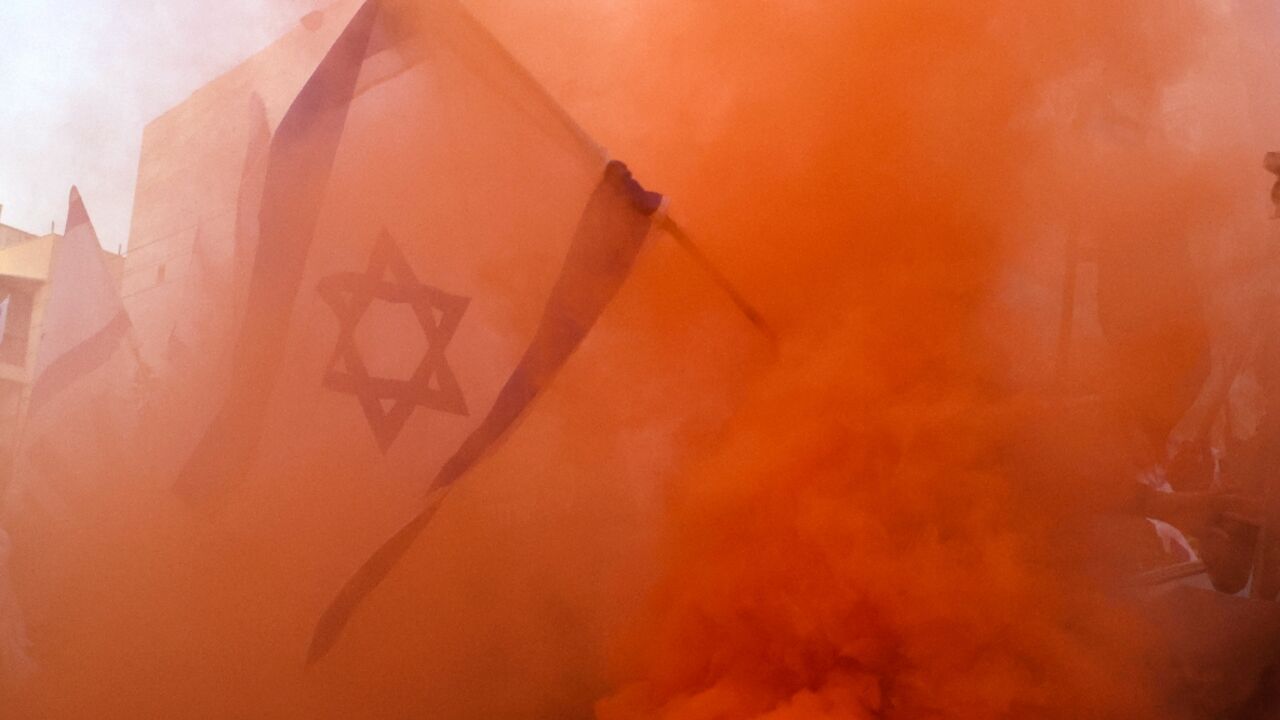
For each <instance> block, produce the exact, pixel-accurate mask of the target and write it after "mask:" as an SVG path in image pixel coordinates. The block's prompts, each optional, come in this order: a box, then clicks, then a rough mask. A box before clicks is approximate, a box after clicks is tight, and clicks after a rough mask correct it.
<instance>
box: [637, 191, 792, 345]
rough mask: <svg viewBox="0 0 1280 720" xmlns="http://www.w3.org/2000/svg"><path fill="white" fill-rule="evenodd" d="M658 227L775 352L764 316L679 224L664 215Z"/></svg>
mask: <svg viewBox="0 0 1280 720" xmlns="http://www.w3.org/2000/svg"><path fill="white" fill-rule="evenodd" d="M659 227H660V228H662V229H663V230H665V231H666V232H667V234H668V235H670V236H671V239H673V240H675V241H676V244H677V245H679V246H680V247H681V248H682V249H683V250H684V251H685V252H686V253H688V254H689V257H691V258H693V261H694V262H695V263H697V264H698V266H699V267H701V268H702V271H703V272H705V273H706V274H707V277H709V278H711V281H712V282H713V283H715V284H716V286H717V287H719V288H720V290H721V291H722V292H724V294H725V295H727V296H728V297H729V300H730V301H731V302H733V304H734V306H735V307H737V308H738V312H741V313H742V314H743V316H744V317H746V318H747V321H748V322H750V323H751V324H752V325H753V326H754V327H755V328H756V329H757V330H759V331H760V332H761V334H763V335H764V336H765V338H767V339H768V340H769V345H770V346H771V347H772V348H773V349H774V350H777V348H778V335H777V333H775V332H774V331H773V328H771V327H769V324H768V323H767V322H765V320H764V316H762V315H761V314H760V311H759V310H756V308H755V306H753V305H752V304H751V303H750V302H748V301H747V299H746V298H744V297H743V296H742V293H740V292H738V289H737V288H736V287H734V286H733V283H731V282H730V281H729V279H728V278H727V277H725V275H724V273H722V272H720V269H719V268H717V267H716V266H715V265H714V264H713V263H712V262H711V259H710V258H708V257H707V255H706V253H704V252H702V248H700V247H698V246H697V244H696V243H694V242H693V238H691V237H689V233H688V232H687V231H685V229H684V228H683V227H682V226H681V225H680V223H678V222H676V221H675V220H674V219H673V218H672V217H671V216H670V215H666V214H664V215H663V216H662V220H661V221H659Z"/></svg>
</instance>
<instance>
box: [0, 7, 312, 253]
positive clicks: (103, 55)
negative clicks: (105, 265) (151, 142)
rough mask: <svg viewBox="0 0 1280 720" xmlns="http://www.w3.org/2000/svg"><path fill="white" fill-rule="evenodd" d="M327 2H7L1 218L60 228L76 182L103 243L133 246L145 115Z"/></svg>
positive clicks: (2, 21)
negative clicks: (52, 223)
mask: <svg viewBox="0 0 1280 720" xmlns="http://www.w3.org/2000/svg"><path fill="white" fill-rule="evenodd" d="M322 4H323V2H322V0H273V1H272V2H263V1H262V0H225V2H221V3H214V4H205V3H199V4H197V3H175V2H170V1H169V0H111V1H110V2H107V1H105V0H4V2H0V205H3V206H4V210H3V213H0V222H3V223H5V224H7V225H13V226H15V227H19V228H22V229H23V230H27V231H31V232H45V231H47V230H48V228H49V223H50V221H55V222H56V223H57V228H58V231H59V232H61V231H62V224H63V221H64V220H65V215H66V201H67V189H68V187H69V186H70V185H72V184H76V185H79V187H80V189H81V191H82V193H83V195H84V197H85V202H86V204H87V205H88V208H89V212H90V214H91V215H92V217H93V219H94V222H95V224H96V225H97V229H98V236H99V237H100V238H101V240H102V244H103V245H104V246H106V247H107V248H110V249H113V250H114V249H116V248H118V247H119V246H121V245H124V244H125V242H126V241H127V239H128V236H129V218H130V214H131V211H132V209H133V190H134V182H135V179H136V174H137V165H138V149H139V146H140V144H141V142H142V129H143V127H145V125H146V124H147V122H149V121H150V120H151V119H152V118H154V117H156V116H157V115H159V114H160V113H162V112H164V111H165V110H167V109H169V108H170V107H172V106H173V105H175V104H176V103H178V102H180V101H181V100H183V99H184V98H185V97H187V96H188V95H189V94H191V92H193V91H194V90H196V89H197V88H199V87H200V86H201V85H203V84H205V83H206V82H208V81H209V80H211V79H213V78H214V77H217V76H218V75H219V74H221V73H223V72H225V71H227V70H229V69H231V68H232V67H234V66H235V65H236V64H237V63H238V62H240V61H241V60H243V59H244V58H246V57H248V56H249V55H250V54H252V53H253V52H255V51H257V50H258V49H260V48H262V47H264V46H266V45H268V44H269V43H270V42H271V41H272V40H274V39H275V38H277V37H278V36H279V35H281V34H282V33H284V32H285V31H286V30H287V29H288V28H289V27H290V26H291V25H292V24H293V23H295V22H297V21H298V18H300V17H301V16H302V15H304V14H306V13H307V12H310V11H311V10H313V9H315V8H316V7H319V6H321V5H322Z"/></svg>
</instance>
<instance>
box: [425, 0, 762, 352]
mask: <svg viewBox="0 0 1280 720" xmlns="http://www.w3.org/2000/svg"><path fill="white" fill-rule="evenodd" d="M450 4H451V5H452V6H453V7H454V8H455V11H456V12H457V13H458V14H459V15H460V16H461V17H463V18H464V19H465V21H466V22H467V24H469V25H470V26H471V27H472V30H473V31H474V32H475V33H477V34H478V35H480V36H481V37H483V38H484V39H485V41H486V42H487V44H489V45H490V47H491V50H492V51H493V52H494V53H495V54H496V55H497V56H499V57H501V58H502V59H503V60H504V61H505V62H506V63H507V65H508V66H509V68H510V69H511V70H512V72H514V73H515V74H516V75H517V76H518V77H519V78H520V79H521V80H523V81H524V82H525V83H526V84H527V85H528V86H529V87H530V88H531V89H532V90H533V91H534V92H535V93H537V94H538V95H540V96H541V97H542V98H543V100H545V101H546V103H547V105H548V106H549V107H550V108H551V109H552V110H554V111H555V114H556V118H557V119H558V120H559V121H560V123H561V124H562V125H564V127H565V129H566V130H568V131H569V133H570V134H572V135H573V136H574V138H575V139H576V140H577V141H578V142H579V143H581V144H582V146H583V147H585V148H586V149H587V150H589V151H590V152H592V153H594V154H596V155H597V156H598V157H599V158H600V159H601V161H602V162H604V163H608V162H609V161H610V160H611V159H613V158H612V157H611V156H610V154H609V151H608V150H606V149H605V148H604V147H603V146H601V145H600V144H599V143H597V142H596V141H595V138H593V137H592V136H591V134H590V133H588V132H587V131H586V130H585V129H584V128H583V127H582V125H580V124H579V123H578V121H577V120H576V119H575V118H574V117H573V115H572V114H570V113H569V111H568V110H566V109H565V108H564V106H563V105H561V104H560V102H559V101H558V100H557V99H556V98H555V97H553V96H552V95H551V93H550V92H548V91H547V88H546V87H545V86H544V85H543V84H542V83H540V82H538V79H537V78H536V77H534V76H533V73H531V72H529V69H528V68H526V67H525V66H524V64H523V63H521V62H520V61H519V60H517V59H516V57H515V56H514V55H512V54H511V51H509V50H507V48H506V46H504V45H503V44H502V43H501V42H499V41H498V39H497V38H496V37H494V36H493V33H492V32H490V31H489V29H488V28H487V27H485V25H484V23H481V22H480V21H479V20H477V19H476V17H475V16H474V15H473V14H472V13H471V11H470V9H468V8H467V7H466V6H464V5H463V4H462V3H461V2H451V3H450ZM659 227H661V228H662V229H664V230H666V231H667V233H669V234H670V235H671V237H672V239H674V240H675V241H676V244H677V245H679V246H680V247H681V248H683V249H684V251H685V252H687V253H688V254H689V256H690V257H691V258H693V261H694V262H695V263H697V265H698V266H699V267H701V268H702V270H703V272H705V273H706V274H707V276H708V277H710V278H711V281H712V282H714V283H715V284H716V286H717V287H719V288H720V289H721V290H722V291H723V292H724V293H725V294H726V295H728V296H729V299H730V300H731V301H732V302H733V304H734V306H735V307H737V308H738V311H739V312H741V313H742V314H743V315H744V316H745V317H746V318H747V321H748V322H750V323H751V324H752V326H754V327H755V328H756V329H757V330H759V331H760V332H761V333H762V334H763V335H764V336H765V337H766V338H767V339H768V341H769V344H770V346H772V347H773V348H774V349H775V350H776V349H777V346H778V336H777V334H776V333H774V331H773V329H772V328H771V327H769V325H768V324H767V323H766V322H765V321H764V318H763V316H761V315H760V313H759V311H757V310H756V309H755V307H754V306H752V305H751V303H749V302H747V300H746V298H744V297H743V296H742V293H740V292H738V289H737V288H736V287H734V286H733V283H731V282H730V281H729V278H727V277H726V276H725V274H724V273H723V272H721V271H720V269H719V268H717V267H716V266H715V264H714V263H712V262H711V259H710V258H708V257H707V255H706V253H704V252H702V249H701V248H699V247H698V246H697V244H695V243H694V242H693V239H692V238H691V237H689V234H688V233H687V232H686V231H685V230H684V228H683V227H681V226H680V224H679V223H677V222H676V221H675V220H673V219H671V217H670V216H669V215H666V214H665V213H664V214H663V216H662V220H660V221H659Z"/></svg>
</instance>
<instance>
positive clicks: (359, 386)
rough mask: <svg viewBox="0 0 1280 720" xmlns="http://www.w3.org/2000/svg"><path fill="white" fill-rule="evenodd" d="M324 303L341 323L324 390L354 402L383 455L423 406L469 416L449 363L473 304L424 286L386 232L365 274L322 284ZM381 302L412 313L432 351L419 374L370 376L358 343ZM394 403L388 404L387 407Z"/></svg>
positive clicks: (349, 274) (428, 350)
mask: <svg viewBox="0 0 1280 720" xmlns="http://www.w3.org/2000/svg"><path fill="white" fill-rule="evenodd" d="M316 289H317V290H318V291H319V292H320V296H321V297H322V298H323V299H324V301H325V302H326V303H328V304H329V306H330V307H331V308H333V312H334V314H336V315H337V316H338V322H339V333H338V344H337V347H335V348H334V351H333V356H332V358H331V359H330V361H329V368H328V370H327V371H326V372H325V376H324V386H325V387H326V388H329V389H330V390H335V391H337V392H342V393H350V394H352V395H355V396H356V398H358V399H359V401H360V407H361V408H362V409H363V410H364V414H365V417H366V418H367V419H368V421H369V426H370V427H371V428H372V429H373V434H374V437H375V438H376V439H377V441H378V446H379V447H380V448H381V449H382V452H384V453H385V452H386V451H387V450H388V448H390V447H391V444H392V443H393V442H395V439H396V436H398V435H399V434H400V431H401V430H402V429H403V428H404V424H405V422H407V421H408V419H409V416H410V415H411V414H413V410H414V408H415V407H417V406H419V405H420V406H422V407H425V408H428V409H431V410H437V411H440V412H446V413H451V414H454V415H466V414H467V403H466V401H465V400H464V399H463V397H462V389H461V388H459V387H458V381H457V379H456V378H454V376H453V371H452V370H451V369H450V368H449V363H448V361H447V360H446V359H445V354H444V353H445V349H446V348H447V347H448V346H449V342H450V341H451V340H452V339H453V334H454V332H455V331H457V329H458V323H459V322H460V321H461V320H462V314H463V313H464V312H466V310H467V305H468V304H470V302H471V301H470V299H469V298H464V297H459V296H457V295H450V294H449V293H446V292H444V291H442V290H439V289H437V288H434V287H431V286H429V285H424V284H422V283H421V282H419V281H418V278H417V276H416V275H414V273H413V268H411V267H409V263H408V261H406V260H405V258H404V255H403V254H402V253H401V252H400V249H399V248H398V247H396V244H395V242H394V241H393V240H392V239H391V236H390V235H388V234H387V233H386V231H383V233H382V235H380V236H379V237H378V241H377V242H376V243H375V244H374V247H373V255H372V256H371V257H370V258H369V266H368V267H367V268H366V269H365V270H364V272H344V273H337V274H334V275H330V276H328V277H326V278H323V279H321V280H320V282H319V284H318V286H317V288H316ZM375 300H379V301H383V302H388V303H401V304H406V305H408V306H410V307H411V308H412V309H413V314H414V316H416V317H417V320H418V323H419V324H420V325H421V326H422V333H423V335H424V336H425V337H426V341H427V346H426V350H425V351H424V353H423V356H422V360H421V361H419V363H418V366H417V369H416V370H415V371H414V372H413V375H412V376H411V377H409V378H405V379H395V378H380V377H372V376H370V375H369V371H368V368H367V367H366V365H365V362H364V360H363V359H362V357H361V354H360V347H359V345H358V343H357V342H356V326H357V325H358V324H359V323H360V319H361V318H362V317H364V315H365V314H366V313H367V312H368V311H369V308H370V306H371V305H373V302H374V301H375ZM385 403H389V404H385Z"/></svg>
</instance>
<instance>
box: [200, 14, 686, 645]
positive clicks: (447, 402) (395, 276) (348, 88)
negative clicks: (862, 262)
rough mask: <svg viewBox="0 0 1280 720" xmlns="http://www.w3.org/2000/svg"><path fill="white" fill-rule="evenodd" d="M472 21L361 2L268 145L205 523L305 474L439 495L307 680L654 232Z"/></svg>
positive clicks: (203, 458) (325, 629)
mask: <svg viewBox="0 0 1280 720" xmlns="http://www.w3.org/2000/svg"><path fill="white" fill-rule="evenodd" d="M661 204H662V198H661V196H659V195H657V194H655V193H650V192H647V191H645V190H644V189H643V188H641V187H640V186H639V185H638V184H637V183H636V182H635V181H634V180H633V179H632V178H631V175H630V173H629V172H628V171H627V169H626V167H625V166H624V165H622V164H621V163H619V162H616V161H609V160H608V159H607V158H606V157H605V156H604V155H603V153H602V152H601V151H600V149H599V148H598V147H597V146H596V145H595V144H594V143H592V142H591V141H590V140H589V139H588V138H587V137H586V136H585V135H584V134H583V133H582V131H581V130H580V129H579V128H578V127H577V126H576V125H575V124H574V123H573V122H572V121H571V120H570V119H568V118H567V116H566V115H565V114H564V112H563V111H562V110H561V109H560V108H559V107H558V106H557V105H556V104H555V103H554V102H552V101H550V100H549V98H548V97H547V96H546V94H545V93H544V92H543V91H542V89H541V88H540V87H539V86H538V85H537V84H536V83H535V82H533V81H532V80H531V79H530V78H529V77H528V75H527V74H526V73H525V72H524V71H523V69H522V68H520V66H519V65H518V64H516V63H515V62H514V61H513V60H512V59H511V58H510V57H509V56H508V55H507V54H506V53H505V51H503V49H502V48H501V47H500V46H499V45H498V44H497V43H496V42H494V41H493V39H492V38H491V37H490V36H489V35H488V34H487V33H486V32H485V31H484V29H483V28H482V27H480V26H479V25H478V24H477V23H475V21H474V20H473V19H472V18H471V17H470V16H469V15H467V14H466V12H465V11H464V10H462V8H461V7H459V6H458V5H456V4H455V3H453V2H449V1H448V0H431V1H430V2H423V3H408V4H394V3H390V2H379V1H378V0H369V2H366V4H365V5H364V6H363V7H362V8H361V9H360V10H359V11H358V12H357V14H356V15H355V17H354V18H353V19H352V20H351V22H350V24H349V26H348V27H347V28H346V30H345V31H344V32H343V34H342V35H341V36H340V37H339V39H338V40H337V41H336V43H335V44H334V46H333V47H332V49H331V50H330V52H329V53H328V55H327V56H326V57H325V58H324V60H323V61H322V62H321V63H320V65H319V66H318V67H317V69H316V71H315V73H314V74H313V76H312V77H311V79H310V80H309V81H308V82H307V84H306V85H305V86H304V88H303V90H302V91H301V93H300V94H299V95H298V97H297V99H296V100H295V101H294V102H293V104H292V106H291V107H290V109H289V111H288V112H287V114H286V115H285V117H284V118H283V120H282V121H281V123H280V125H279V127H278V128H277V130H276V133H275V135H274V137H273V139H272V142H271V147H270V152H269V157H268V160H267V163H266V174H265V181H264V188H263V193H262V200H261V207H260V210H259V221H260V222H259V234H258V239H257V248H256V255H255V259H254V265H253V273H252V277H251V279H250V281H249V289H248V293H247V298H246V311H245V315H244V319H243V322H242V325H241V329H240V333H239V337H238V340H237V343H236V348H235V351H234V355H233V361H232V376H231V377H232V380H231V383H230V387H229V389H228V391H227V393H226V394H225V397H224V399H223V402H222V405H221V409H220V410H219V412H218V413H217V416H216V417H215V418H214V419H213V421H212V422H211V423H210V424H209V427H208V430H207V432H206V433H205V435H204V437H203V438H202V439H201V441H200V442H199V444H198V446H197V447H196V448H195V450H194V452H193V453H192V454H191V456H190V459H189V460H188V462H187V463H186V464H185V466H184V467H183V468H182V470H181V472H180V473H179V476H178V479H177V482H176V490H177V491H178V492H179V493H180V494H182V495H183V496H185V497H187V498H189V499H192V500H195V501H213V500H216V499H218V498H224V497H225V496H226V494H227V493H228V492H229V491H230V490H231V489H232V488H234V487H235V486H236V484H237V483H240V482H243V481H245V480H246V479H247V478H254V477H258V478H262V479H264V480H266V479H274V478H279V477H282V476H286V475H290V474H294V473H296V472H299V471H300V468H308V469H311V470H313V471H323V472H325V473H335V472H343V471H344V470H345V471H349V472H352V473H359V474H360V475H361V477H362V478H363V481H364V482H367V483H370V484H377V483H380V482H389V481H390V482H394V481H410V482H414V483H417V484H418V485H419V487H421V488H423V489H424V490H428V491H430V493H431V497H432V501H431V502H430V503H429V504H428V507H427V509H426V510H424V511H423V512H422V513H421V514H419V515H418V516H417V517H415V518H414V519H413V520H412V521H411V522H410V524H409V525H408V526H407V527H406V528H405V529H404V530H402V531H401V532H400V533H398V534H397V535H396V536H395V537H394V538H393V540H391V541H390V542H389V543H388V544H387V545H386V546H384V547H383V549H382V550H380V551H379V552H378V554H377V555H376V556H375V557H374V559H373V560H371V561H370V564H368V565H366V566H365V567H364V568H363V569H362V570H361V571H359V573H357V575H356V576H355V578H353V580H352V582H351V583H349V584H348V585H347V587H346V588H345V589H344V590H343V591H342V593H341V596H340V599H339V601H338V602H337V603H336V604H335V606H334V608H333V609H331V611H330V612H329V613H327V614H326V617H325V620H324V621H323V623H322V628H321V631H320V633H319V635H318V636H317V641H316V643H314V644H313V652H312V654H313V656H315V655H317V654H319V653H322V652H323V650H324V649H327V647H328V645H330V644H331V643H332V640H333V639H334V638H336V634H337V631H338V630H340V628H341V625H342V624H343V623H344V622H345V617H346V616H347V615H348V614H349V613H350V611H351V610H352V609H354V607H355V605H356V604H358V602H359V600H360V598H361V597H363V596H364V594H366V593H367V592H368V591H369V590H370V589H372V587H373V586H374V585H376V584H377V582H378V581H379V580H380V579H381V578H382V577H383V576H384V575H385V573H386V572H387V571H388V570H389V569H390V567H391V565H393V564H394V563H395V561H396V560H397V559H398V557H399V555H400V553H402V552H403V549H404V548H405V547H407V546H408V544H409V543H410V542H411V541H412V539H413V537H414V536H416V535H417V533H418V532H419V531H420V530H421V528H422V527H424V526H425V524H426V523H427V522H428V520H429V518H430V516H431V514H432V513H433V512H434V508H435V507H437V506H438V502H439V500H440V498H441V497H442V496H443V493H444V491H446V490H447V489H448V488H449V487H451V486H452V484H453V483H455V482H456V481H457V480H458V479H459V478H461V477H463V476H464V475H465V474H466V473H467V472H468V470H469V469H471V468H472V467H473V466H474V465H475V464H476V463H477V462H478V461H479V460H480V459H481V458H482V457H483V456H484V455H485V454H486V453H488V452H490V451H491V450H492V449H493V448H495V447H496V446H497V445H498V444H499V443H500V442H501V441H502V439H503V438H504V436H505V435H506V434H507V433H508V432H509V431H510V430H511V428H512V427H513V426H514V425H515V424H516V422H517V421H518V419H519V418H520V417H521V415H522V413H523V412H524V411H525V410H526V408H528V407H529V405H530V404H531V403H532V402H533V401H534V400H535V398H536V397H537V396H538V395H539V393H540V392H541V391H542V390H543V389H545V388H546V387H547V386H548V384H549V383H550V382H551V381H552V379H553V378H554V377H555V375H556V373H557V371H558V370H559V369H560V368H561V366H562V365H563V364H564V363H565V361H566V359H567V358H568V357H569V356H570V355H571V354H572V353H573V351H574V350H575V348H577V346H578V344H579V343H580V342H581V341H582V340H583V339H584V337H585V336H586V335H587V333H588V332H589V331H590V330H591V328H592V326H593V324H594V323H595V321H596V319H597V318H598V316H599V315H600V313H601V312H602V311H603V310H604V308H605V307H606V306H607V305H608V303H609V302H610V300H611V299H612V297H613V296H614V294H615V293H616V292H617V291H618V289H619V288H620V286H621V285H622V283H623V281H624V280H625V279H626V277H627V275H628V273H629V271H630V269H631V267H632V264H633V262H634V261H635V259H636V256H637V253H638V252H639V251H640V249H641V247H642V246H643V245H644V241H645V239H646V237H647V236H648V234H649V232H650V230H651V228H652V227H653V226H654V224H655V223H654V219H655V217H656V216H657V214H658V211H659V210H660V208H661Z"/></svg>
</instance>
